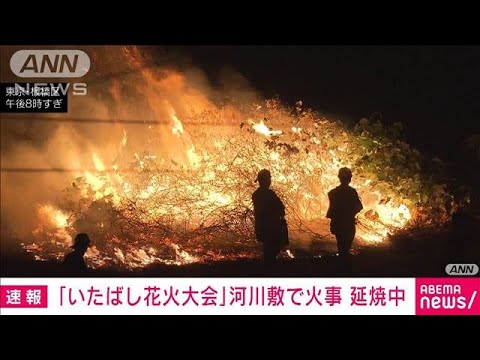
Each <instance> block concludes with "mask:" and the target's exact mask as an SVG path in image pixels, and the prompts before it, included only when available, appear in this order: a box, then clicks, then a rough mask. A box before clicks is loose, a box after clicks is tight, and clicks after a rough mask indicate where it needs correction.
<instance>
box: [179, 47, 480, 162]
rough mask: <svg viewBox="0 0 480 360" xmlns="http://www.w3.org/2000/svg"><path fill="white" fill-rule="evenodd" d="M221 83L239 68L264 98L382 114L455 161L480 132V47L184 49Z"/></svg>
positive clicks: (348, 113)
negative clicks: (228, 70)
mask: <svg viewBox="0 0 480 360" xmlns="http://www.w3.org/2000/svg"><path fill="white" fill-rule="evenodd" d="M182 51H183V52H185V53H187V54H188V55H189V56H190V57H191V60H192V63H193V64H195V65H197V66H199V67H201V68H202V69H203V70H205V71H206V73H207V74H208V76H209V78H210V80H212V81H213V82H214V83H215V81H216V79H217V78H218V73H219V71H220V69H221V68H222V67H224V66H231V67H233V68H234V69H235V70H237V71H239V72H240V73H242V74H243V75H244V76H245V77H246V78H247V79H248V80H249V81H250V83H251V85H252V86H253V87H254V88H255V89H257V90H259V91H260V92H261V93H262V94H263V95H265V96H267V97H272V96H275V95H278V96H279V97H280V98H281V99H282V100H285V101H287V102H289V103H291V104H293V103H294V102H295V101H296V100H303V101H304V104H305V106H307V107H311V108H314V109H316V110H319V111H323V112H326V113H329V114H335V115H337V116H338V117H339V118H341V119H344V120H347V121H358V120H359V119H360V118H362V117H369V116H370V115H371V114H372V113H373V112H380V113H382V115H383V121H384V122H385V123H393V122H396V121H401V122H402V123H403V124H404V128H405V133H406V136H407V139H408V141H409V142H410V143H412V144H414V145H415V146H416V147H417V148H419V149H421V150H423V151H424V152H426V153H428V154H431V155H432V156H434V155H439V156H442V157H444V158H448V157H449V156H451V154H452V153H454V152H455V151H456V150H457V149H458V148H459V147H460V146H461V142H462V141H463V140H465V138H466V137H468V136H469V135H471V134H472V133H480V47H479V46H441V47H439V46H437V47H433V46H194V47H182Z"/></svg>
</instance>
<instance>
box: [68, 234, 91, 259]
mask: <svg viewBox="0 0 480 360" xmlns="http://www.w3.org/2000/svg"><path fill="white" fill-rule="evenodd" d="M89 246H90V238H89V237H88V235H87V234H85V233H80V234H77V236H75V241H74V243H73V245H72V246H71V247H72V248H73V250H74V251H75V252H78V253H80V254H82V255H83V254H85V253H86V252H87V249H88V247H89Z"/></svg>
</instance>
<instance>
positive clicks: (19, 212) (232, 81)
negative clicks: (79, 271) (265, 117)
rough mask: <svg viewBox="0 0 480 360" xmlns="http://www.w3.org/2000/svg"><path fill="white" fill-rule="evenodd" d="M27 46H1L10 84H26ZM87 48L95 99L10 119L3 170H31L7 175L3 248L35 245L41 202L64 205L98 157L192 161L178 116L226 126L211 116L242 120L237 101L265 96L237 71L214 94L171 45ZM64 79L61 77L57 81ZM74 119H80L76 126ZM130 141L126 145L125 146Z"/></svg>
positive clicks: (226, 72) (225, 73)
mask: <svg viewBox="0 0 480 360" xmlns="http://www.w3.org/2000/svg"><path fill="white" fill-rule="evenodd" d="M22 48H23V49H25V48H39V47H38V46H37V47H22ZM22 48H20V47H7V46H2V47H1V58H2V63H1V75H2V81H4V82H15V81H18V79H17V78H15V77H14V76H13V74H11V71H10V69H9V59H10V57H11V55H12V54H13V53H14V52H15V51H17V50H20V49H22ZM45 48H46V47H45ZM48 48H49V49H51V48H59V49H67V48H73V47H71V46H56V47H51V46H49V47H48ZM75 48H76V47H75ZM80 49H81V50H83V51H85V52H86V53H87V54H88V55H89V57H90V59H91V67H90V71H89V73H88V74H87V75H86V76H85V77H83V78H81V79H79V80H77V81H79V82H85V83H87V85H88V95H87V96H73V95H72V94H71V93H69V112H68V114H2V119H1V133H0V140H1V159H0V160H1V167H2V169H19V168H21V169H25V171H22V172H7V171H2V173H1V234H0V239H1V245H2V251H3V250H6V249H8V248H10V246H9V245H11V243H12V240H13V239H16V238H21V239H25V240H28V238H29V236H30V235H31V233H32V230H33V229H35V227H36V226H37V225H38V223H37V222H38V218H37V211H38V206H39V204H46V203H48V204H54V205H55V204H58V203H59V202H60V201H63V200H62V199H64V193H63V192H62V190H63V189H65V188H66V187H67V186H69V185H71V183H72V181H73V180H74V179H75V177H79V176H82V175H83V172H84V171H85V170H90V169H95V166H96V164H95V161H94V159H92V154H96V155H97V156H98V158H100V159H102V161H103V163H104V164H105V165H106V166H107V167H111V165H112V164H114V163H115V164H121V165H127V164H128V161H130V160H131V158H132V155H133V154H135V153H136V152H138V153H140V152H142V151H145V150H151V151H154V152H159V153H162V155H163V156H164V157H165V159H170V160H172V161H175V162H176V163H182V162H185V161H187V159H186V158H185V156H186V155H185V146H187V147H188V146H190V145H189V144H188V136H187V137H185V138H184V139H182V140H179V138H178V137H177V136H176V135H175V134H174V133H172V117H173V115H175V116H176V117H177V118H178V119H181V121H182V122H183V123H184V124H188V121H189V119H192V118H194V117H195V118H196V119H197V118H199V113H198V112H199V111H200V112H204V113H205V115H206V116H205V119H206V121H221V120H218V119H217V120H215V119H210V118H209V117H208V116H207V115H208V114H209V113H218V112H219V110H222V111H223V113H224V114H226V113H228V114H229V115H230V116H229V119H235V113H236V110H235V108H234V107H232V106H231V104H233V103H235V104H241V103H252V102H254V101H256V100H257V99H259V98H260V96H259V94H258V93H257V92H255V91H254V90H252V89H251V87H250V85H249V83H248V81H247V80H246V79H245V78H244V77H243V76H242V75H241V74H239V73H238V72H236V71H234V70H233V69H232V68H230V67H225V68H223V69H221V71H220V73H219V79H220V81H219V83H220V86H219V87H218V88H217V89H214V88H213V87H212V85H211V83H210V81H209V79H208V78H207V76H206V75H205V74H204V72H202V70H201V69H198V68H196V67H195V66H193V65H192V64H191V60H190V59H189V58H188V56H186V55H185V54H182V53H181V52H178V51H175V50H171V49H168V48H162V47H142V48H139V47H122V46H108V47H107V46H105V47H100V46H87V47H80ZM30 80H31V79H30ZM56 81H57V82H58V81H61V79H52V82H56ZM200 117H201V116H200ZM41 119H44V120H41ZM52 119H58V121H52ZM72 119H73V120H76V121H75V122H71V121H69V120H72ZM82 120H84V121H82ZM95 120H102V122H95ZM124 121H138V122H139V123H138V124H132V123H128V124H126V123H124ZM122 122H123V123H122ZM152 122H155V123H153V124H152ZM187 126H188V125H187ZM125 137H126V138H127V139H128V140H127V141H126V144H125V146H124V147H123V148H122V147H119V144H120V143H121V142H122V139H123V138H125ZM97 166H98V164H97ZM31 169H57V170H62V171H45V172H39V171H32V170H31ZM15 241H16V240H15Z"/></svg>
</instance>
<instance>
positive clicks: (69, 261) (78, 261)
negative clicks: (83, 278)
mask: <svg viewBox="0 0 480 360" xmlns="http://www.w3.org/2000/svg"><path fill="white" fill-rule="evenodd" d="M89 246H90V238H89V237H88V235H87V234H84V233H80V234H77V236H76V237H75V241H74V244H73V245H72V246H71V247H72V248H73V251H72V252H71V253H69V254H67V255H66V256H65V260H64V262H63V263H64V265H65V268H66V271H67V272H69V273H73V274H79V273H80V274H81V273H85V272H87V270H88V267H87V264H85V260H84V259H83V256H84V255H85V253H86V252H87V249H88V247H89Z"/></svg>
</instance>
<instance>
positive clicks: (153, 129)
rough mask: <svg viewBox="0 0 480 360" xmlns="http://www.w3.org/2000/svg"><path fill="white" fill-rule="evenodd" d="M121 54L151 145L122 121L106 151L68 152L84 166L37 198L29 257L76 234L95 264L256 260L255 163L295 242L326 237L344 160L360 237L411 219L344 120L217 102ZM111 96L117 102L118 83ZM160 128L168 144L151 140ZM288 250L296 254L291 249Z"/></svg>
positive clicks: (132, 54) (64, 245)
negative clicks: (84, 238)
mask: <svg viewBox="0 0 480 360" xmlns="http://www.w3.org/2000/svg"><path fill="white" fill-rule="evenodd" d="M125 54H126V56H127V58H128V59H129V61H130V64H131V67H132V68H133V69H134V70H135V71H137V72H138V73H139V74H140V76H141V81H142V86H143V88H142V92H143V93H144V95H145V97H146V99H147V102H148V104H149V107H150V109H151V111H152V113H153V116H157V118H155V120H158V122H159V124H158V125H153V126H152V125H151V124H149V125H141V126H142V127H143V128H144V129H145V130H144V131H145V133H148V134H150V135H148V137H149V139H150V138H151V139H152V141H151V142H150V140H149V141H148V142H146V143H144V144H143V145H144V146H143V148H140V147H139V146H138V145H136V146H135V147H133V146H129V143H130V137H131V136H132V135H131V134H130V133H129V132H128V131H127V130H126V129H122V131H121V134H120V135H119V137H118V139H117V143H118V146H117V147H116V150H115V151H114V153H112V154H111V156H109V158H108V159H105V158H102V156H101V155H100V154H101V153H104V152H105V151H104V149H102V148H101V147H100V148H97V149H93V151H92V152H91V154H90V160H89V162H85V161H83V162H82V161H80V160H79V159H71V161H72V163H73V164H77V165H80V166H81V168H83V169H86V170H82V171H79V172H78V173H75V174H73V176H72V179H71V186H69V187H68V188H67V189H66V192H65V193H64V194H65V195H64V198H63V199H62V201H59V202H57V203H56V204H39V205H38V206H39V208H38V209H39V210H38V214H39V227H38V228H37V229H36V230H35V231H34V242H33V243H29V244H26V245H25V247H26V249H27V250H29V251H31V252H33V253H34V254H35V255H36V257H37V259H49V258H57V259H60V258H61V257H62V256H63V254H64V253H65V251H67V250H68V246H70V245H71V242H72V237H74V235H75V234H76V233H78V232H86V233H88V234H89V235H90V237H91V238H92V241H93V243H94V244H95V246H94V247H92V248H91V249H90V250H89V252H88V253H87V258H88V261H89V263H90V265H91V266H93V267H100V266H107V265H109V266H110V265H118V266H122V267H127V268H136V267H143V266H145V265H148V264H151V263H156V262H160V263H165V264H187V263H192V262H201V261H214V260H219V259H235V258H241V257H255V256H257V255H258V246H257V245H256V243H255V241H254V235H253V216H252V203H251V194H252V192H253V191H254V190H255V183H254V179H255V176H256V173H257V172H258V171H259V170H260V169H262V168H268V169H270V171H271V173H272V177H273V186H272V187H273V188H274V189H275V190H276V191H277V193H278V194H279V196H280V197H281V198H282V200H283V201H284V203H285V205H286V212H287V221H288V224H289V228H290V232H291V239H292V244H293V245H294V244H295V242H296V241H298V242H299V243H305V242H311V241H324V240H328V239H330V240H331V235H329V232H328V220H326V219H325V214H326V211H327V207H328V198H327V196H326V194H327V192H328V191H329V190H330V189H332V188H334V187H335V186H337V185H338V179H337V173H338V169H339V168H340V167H343V166H348V167H351V168H352V169H353V171H354V178H353V182H352V186H353V187H355V188H356V189H357V190H358V193H359V195H360V197H361V199H362V202H363V205H364V210H363V211H362V212H361V213H360V215H359V217H358V226H357V229H358V230H357V238H358V241H362V242H364V243H375V242H382V241H383V240H384V239H385V238H386V237H387V236H388V234H389V233H392V232H394V231H396V230H397V229H400V228H403V227H404V226H406V225H407V224H408V222H409V221H410V220H411V218H412V214H413V211H414V205H413V202H412V200H411V199H407V198H406V197H405V196H403V195H401V194H400V193H399V192H397V191H396V190H395V188H396V185H397V184H393V183H389V182H387V181H384V180H381V176H377V175H378V173H380V172H381V171H382V170H381V169H378V170H376V171H372V169H367V168H363V167H362V168H359V167H358V163H359V161H360V160H361V158H362V157H364V156H365V154H366V153H368V154H369V155H371V154H374V152H375V150H368V149H367V150H365V149H364V148H363V147H362V146H363V145H362V137H361V136H355V135H353V134H352V133H350V132H348V131H347V130H346V129H345V128H344V127H342V125H341V124H339V123H336V122H333V121H329V120H327V119H325V118H324V117H321V116H319V115H318V114H316V113H315V112H313V111H309V110H305V109H296V110H290V109H287V108H285V107H283V106H282V105H281V104H280V103H279V102H278V101H275V100H269V101H265V102H264V103H261V104H253V105H249V106H233V105H222V106H221V105H215V104H214V103H213V102H212V101H210V100H209V99H208V98H207V96H206V95H203V94H202V93H201V92H200V91H197V90H192V88H190V87H189V86H188V84H186V83H185V79H184V78H183V77H182V76H181V75H180V74H179V73H176V72H168V73H167V74H166V73H165V72H161V73H160V72H157V71H155V70H154V69H150V68H147V67H144V66H142V64H141V61H142V58H141V56H139V54H138V53H137V52H136V51H135V50H132V49H128V50H125ZM172 84H174V85H173V86H176V87H177V88H178V89H179V90H178V97H177V98H176V102H175V103H174V102H173V101H171V100H169V99H165V98H163V97H162V93H163V92H162V89H163V88H165V87H166V86H171V85H172ZM182 91H183V92H182ZM110 92H111V94H112V96H113V97H114V98H115V97H116V98H117V101H118V106H119V107H121V96H122V95H121V89H119V85H118V83H113V85H112V86H111V89H110ZM165 109H166V110H165ZM186 109H187V110H186ZM159 136H160V137H162V139H163V140H164V143H168V149H165V147H162V148H159V147H157V146H156V145H155V138H158V137H159ZM97 150H98V151H97ZM399 181H404V182H405V181H418V180H416V179H407V178H400V179H399ZM285 256H286V257H293V256H294V255H293V253H292V252H291V251H290V250H289V251H288V252H287V253H286V254H285Z"/></svg>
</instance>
